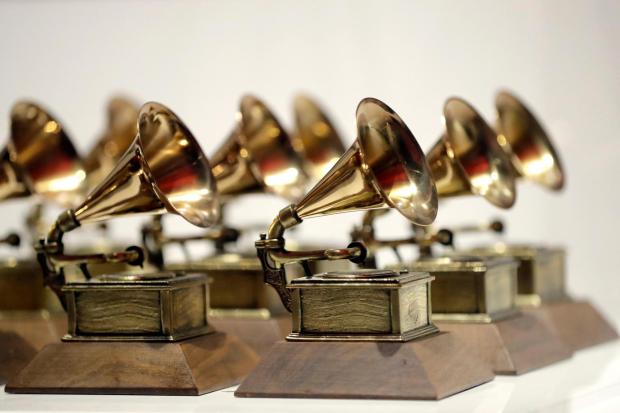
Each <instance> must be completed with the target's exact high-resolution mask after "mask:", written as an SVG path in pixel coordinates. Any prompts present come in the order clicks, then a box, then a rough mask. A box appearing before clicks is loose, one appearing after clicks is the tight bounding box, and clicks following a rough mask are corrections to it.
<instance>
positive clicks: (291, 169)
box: [239, 95, 306, 200]
mask: <svg viewBox="0 0 620 413" xmlns="http://www.w3.org/2000/svg"><path fill="white" fill-rule="evenodd" d="M239 130H240V140H241V147H242V152H243V153H242V155H245V156H246V157H248V158H249V159H250V161H251V162H250V168H252V171H253V172H254V173H255V174H256V175H258V176H259V177H260V179H261V181H262V182H263V184H264V186H265V187H266V189H267V190H269V191H271V192H273V193H275V194H277V195H279V196H282V197H283V198H286V199H289V200H296V199H298V198H299V197H300V196H301V195H303V190H304V186H305V181H306V176H305V173H304V171H303V165H302V161H301V159H300V157H299V155H298V154H297V153H296V152H295V149H294V148H293V143H292V141H291V139H290V137H289V135H288V134H287V133H286V132H285V131H284V128H283V127H282V126H281V125H280V123H279V122H278V120H277V119H276V117H275V116H274V115H273V114H272V112H271V111H270V110H269V108H267V106H266V105H265V104H264V103H263V102H262V101H260V100H259V99H257V98H256V97H254V96H250V95H246V96H244V97H243V98H242V99H241V104H240V107H239Z"/></svg>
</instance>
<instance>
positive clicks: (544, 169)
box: [452, 91, 618, 351]
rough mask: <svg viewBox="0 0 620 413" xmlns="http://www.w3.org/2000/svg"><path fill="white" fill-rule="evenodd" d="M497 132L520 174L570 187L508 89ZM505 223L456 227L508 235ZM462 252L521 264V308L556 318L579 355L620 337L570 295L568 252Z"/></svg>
mask: <svg viewBox="0 0 620 413" xmlns="http://www.w3.org/2000/svg"><path fill="white" fill-rule="evenodd" d="M495 106H496V109H497V115H498V117H497V122H496V127H497V129H496V132H497V141H498V143H499V144H500V147H501V148H502V149H503V150H504V152H505V153H506V155H508V157H509V158H510V160H511V165H512V167H513V171H514V174H515V175H516V176H517V177H518V178H522V179H525V180H529V181H531V182H535V183H537V184H539V185H542V186H543V187H545V188H548V189H549V190H552V191H559V190H561V189H562V188H563V187H564V183H565V179H566V178H565V172H564V169H563V168H562V164H561V162H560V158H559V156H558V153H557V151H556V149H555V148H554V145H553V144H552V143H551V140H550V138H549V135H548V134H547V133H546V132H545V130H544V128H543V127H542V126H541V124H540V122H539V121H538V120H537V118H536V117H535V116H534V115H533V114H532V112H531V111H530V110H529V109H528V108H527V107H526V106H525V104H523V103H522V102H521V101H520V100H519V99H518V98H517V97H515V96H514V95H512V94H510V93H508V92H505V91H502V92H500V93H498V94H497V96H496V99H495ZM503 229H504V224H503V222H501V221H493V222H491V223H489V224H482V225H471V226H466V227H464V228H454V229H452V232H453V234H455V236H456V235H457V234H459V233H463V232H483V231H489V230H491V231H495V232H502V230H503ZM456 254H470V255H477V256H485V257H511V258H513V259H516V260H518V261H519V263H520V265H519V270H518V285H517V304H518V305H519V306H520V307H522V308H524V309H527V310H528V311H533V312H539V313H544V314H546V315H548V316H549V317H550V320H551V322H552V323H553V325H554V327H555V328H556V329H557V331H558V333H559V334H560V337H561V338H562V339H563V340H564V342H565V343H566V344H567V345H568V346H569V347H570V349H571V350H573V351H577V350H580V349H582V348H585V347H589V346H593V345H596V344H599V343H604V342H607V341H609V340H614V339H616V338H617V337H618V334H617V333H616V331H615V330H614V329H613V327H612V326H611V325H610V324H609V323H608V322H607V321H606V320H605V319H604V318H603V316H602V315H601V314H600V313H599V312H598V311H597V310H596V309H595V308H594V307H593V306H592V305H591V304H590V303H589V302H587V301H584V300H575V299H573V298H571V297H570V296H569V295H568V293H567V291H566V271H565V267H566V251H565V249H564V248H561V247H555V246H548V245H536V244H510V243H508V244H507V243H501V242H500V243H496V244H493V245H487V246H480V247H476V248H473V249H469V250H457V251H456Z"/></svg>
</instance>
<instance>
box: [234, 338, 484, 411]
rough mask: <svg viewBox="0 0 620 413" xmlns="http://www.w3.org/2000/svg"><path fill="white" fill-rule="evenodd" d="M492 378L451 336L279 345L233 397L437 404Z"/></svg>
mask: <svg viewBox="0 0 620 413" xmlns="http://www.w3.org/2000/svg"><path fill="white" fill-rule="evenodd" d="M492 379H493V373H492V372H491V370H490V369H489V368H488V367H487V366H486V365H485V364H484V363H482V362H480V360H478V359H476V358H475V357H472V355H471V352H470V351H469V350H468V349H467V347H466V346H464V345H463V343H462V342H461V341H459V340H458V339H457V337H456V336H455V335H453V334H449V333H440V334H435V335H432V336H428V337H424V338H421V339H417V340H413V341H408V342H404V343H395V342H334V341H329V342H289V341H283V342H279V343H277V344H275V346H274V347H273V348H272V350H271V351H270V352H269V353H268V354H267V355H266V356H265V357H264V358H263V360H262V362H261V363H260V364H259V366H258V367H257V368H256V369H255V370H254V371H253V372H252V373H250V375H249V376H248V377H247V378H246V379H245V380H244V381H243V383H241V385H240V386H239V388H238V389H237V391H236V392H235V396H239V397H305V398H358V399H430V400H437V399H442V398H444V397H447V396H450V395H452V394H455V393H458V392H461V391H463V390H467V389H469V388H471V387H474V386H477V385H479V384H482V383H485V382H487V381H490V380H492Z"/></svg>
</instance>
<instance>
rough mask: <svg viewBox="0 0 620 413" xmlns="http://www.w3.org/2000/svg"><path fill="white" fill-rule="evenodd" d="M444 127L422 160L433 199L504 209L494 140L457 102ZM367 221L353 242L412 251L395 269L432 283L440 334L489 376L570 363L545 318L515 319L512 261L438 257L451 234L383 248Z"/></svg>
mask: <svg viewBox="0 0 620 413" xmlns="http://www.w3.org/2000/svg"><path fill="white" fill-rule="evenodd" d="M444 119H445V124H446V131H445V133H444V134H443V135H442V137H441V138H440V139H439V141H438V142H437V143H436V144H435V145H434V146H433V148H431V150H430V151H429V153H428V156H427V159H428V162H429V165H430V169H431V174H432V177H433V178H434V180H435V183H436V185H437V193H438V195H439V197H440V198H446V197H452V196H460V195H467V194H475V195H479V196H482V197H484V198H485V199H486V200H487V201H489V202H490V203H491V204H493V205H495V206H497V207H499V208H510V207H511V206H512V205H513V204H514V201H515V198H516V191H515V178H514V175H513V172H512V166H511V164H510V160H509V159H508V157H507V156H506V155H505V154H504V151H503V150H502V149H501V147H500V145H499V143H498V142H497V139H496V135H495V132H493V130H492V129H491V127H490V126H488V124H487V123H486V122H485V121H484V119H482V117H481V116H480V115H478V113H477V112H476V110H475V109H474V108H473V107H471V106H470V105H469V104H468V103H467V102H465V101H463V100H461V99H458V98H451V99H449V100H448V101H447V102H446V104H445V106H444ZM372 221H373V219H372V217H369V218H367V219H366V220H365V223H364V226H363V227H362V230H361V231H359V230H358V231H357V234H356V235H358V238H359V239H361V240H363V241H365V242H366V243H368V244H369V245H370V246H373V247H374V248H375V249H377V248H380V247H383V246H390V247H396V246H398V245H404V244H417V245H418V246H419V251H420V258H419V259H418V261H415V262H413V263H404V264H400V265H397V266H396V267H395V268H402V267H403V266H404V267H405V268H408V269H410V270H415V271H428V272H430V273H431V274H432V275H434V276H435V278H436V279H435V282H434V283H433V294H432V302H433V314H434V318H435V320H436V321H437V322H438V326H439V327H440V328H441V329H442V330H446V331H450V332H453V333H454V334H456V335H458V336H459V337H460V338H461V339H462V340H463V341H466V342H468V343H469V344H470V345H471V347H472V350H473V351H475V352H476V354H478V356H479V357H481V358H482V359H483V360H485V361H486V362H487V363H489V364H490V365H491V366H493V370H494V371H495V373H497V374H520V373H524V372H526V371H529V370H532V369H535V368H540V367H543V366H545V365H548V364H551V363H554V362H557V361H559V360H563V359H565V358H567V357H569V356H570V351H569V349H568V348H567V347H566V346H565V345H564V343H563V342H562V341H561V340H560V338H559V337H558V336H557V334H556V332H555V330H554V329H553V327H552V326H551V324H550V323H549V321H548V319H547V318H545V317H538V316H536V315H532V314H529V313H522V312H520V311H519V309H518V307H517V304H516V299H517V269H518V264H519V263H518V262H517V261H516V260H515V259H514V258H512V257H490V256H479V255H475V254H470V255H467V256H439V257H437V256H434V254H433V245H434V244H438V243H439V244H444V245H451V244H452V238H453V234H452V233H451V232H450V231H447V230H442V231H438V232H434V231H432V229H428V228H419V227H418V228H416V234H415V236H413V237H411V238H408V239H404V240H387V241H384V240H377V239H376V238H375V237H374V232H373V231H372V228H373V224H372ZM369 223H370V224H369ZM369 228H370V230H369ZM481 338H483V339H481Z"/></svg>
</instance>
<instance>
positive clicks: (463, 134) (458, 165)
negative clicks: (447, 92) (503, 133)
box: [427, 98, 516, 208]
mask: <svg viewBox="0 0 620 413" xmlns="http://www.w3.org/2000/svg"><path fill="white" fill-rule="evenodd" d="M444 121H445V125H446V130H445V132H444V134H443V135H442V136H441V138H440V139H439V141H438V142H437V143H436V144H435V145H434V146H433V147H432V148H431V150H430V151H429V152H428V155H427V160H428V163H429V165H430V168H431V173H432V176H433V179H434V180H435V184H436V185H437V193H438V195H439V197H449V196H458V195H466V194H475V195H480V196H483V197H484V198H485V199H486V200H487V201H489V202H490V203H491V204H493V205H495V206H497V207H500V208H510V207H511V206H512V205H513V204H514V202H515V197H516V189H515V177H514V174H513V172H512V165H511V163H510V160H509V159H508V157H507V156H506V154H505V153H504V151H503V150H502V148H501V147H500V145H499V143H498V142H497V138H496V134H495V132H494V131H493V129H491V127H490V126H489V125H488V124H487V123H486V121H485V120H484V119H483V118H482V117H481V116H480V115H479V114H478V112H476V110H475V109H474V108H473V107H472V106H471V105H470V104H469V103H467V102H466V101H464V100H463V99H460V98H450V99H448V100H447V101H446V103H445V105H444Z"/></svg>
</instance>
